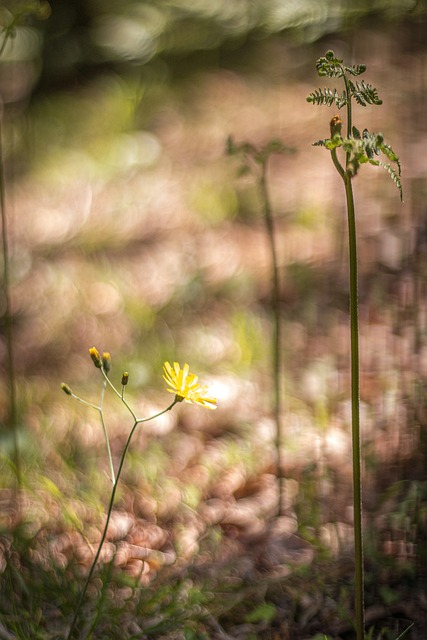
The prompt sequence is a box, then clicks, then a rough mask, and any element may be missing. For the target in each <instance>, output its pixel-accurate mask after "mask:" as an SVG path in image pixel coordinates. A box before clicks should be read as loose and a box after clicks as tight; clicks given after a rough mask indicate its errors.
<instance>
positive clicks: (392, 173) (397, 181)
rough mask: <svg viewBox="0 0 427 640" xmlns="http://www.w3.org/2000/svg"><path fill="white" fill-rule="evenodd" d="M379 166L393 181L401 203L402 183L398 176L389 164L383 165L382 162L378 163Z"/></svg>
mask: <svg viewBox="0 0 427 640" xmlns="http://www.w3.org/2000/svg"><path fill="white" fill-rule="evenodd" d="M379 166H380V167H383V169H385V170H386V171H387V173H388V174H389V176H390V178H391V179H392V180H393V182H394V184H395V185H396V187H397V188H398V189H399V194H400V200H401V202H403V188H402V183H401V181H400V177H399V174H398V173H397V171H395V170H394V169H393V167H392V166H391V165H390V164H384V162H381V161H379Z"/></svg>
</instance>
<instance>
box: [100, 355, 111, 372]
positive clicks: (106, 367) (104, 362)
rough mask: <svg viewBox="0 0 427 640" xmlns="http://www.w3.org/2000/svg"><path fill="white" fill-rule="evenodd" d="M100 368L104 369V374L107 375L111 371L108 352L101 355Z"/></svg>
mask: <svg viewBox="0 0 427 640" xmlns="http://www.w3.org/2000/svg"><path fill="white" fill-rule="evenodd" d="M102 366H103V367H104V371H105V373H108V372H109V371H110V369H111V355H110V353H109V352H108V351H104V353H103V354H102Z"/></svg>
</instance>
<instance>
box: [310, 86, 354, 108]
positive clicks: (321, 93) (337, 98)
mask: <svg viewBox="0 0 427 640" xmlns="http://www.w3.org/2000/svg"><path fill="white" fill-rule="evenodd" d="M306 100H307V102H312V103H313V104H318V105H319V104H324V105H327V106H328V107H330V106H331V105H332V104H335V105H336V106H337V107H338V109H341V108H342V107H344V106H345V105H346V104H347V97H346V94H345V91H343V92H342V93H341V94H340V93H338V91H337V90H336V89H326V88H325V89H320V88H319V89H317V90H316V91H312V92H311V93H310V95H309V96H307V98H306Z"/></svg>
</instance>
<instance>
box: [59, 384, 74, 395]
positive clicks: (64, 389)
mask: <svg viewBox="0 0 427 640" xmlns="http://www.w3.org/2000/svg"><path fill="white" fill-rule="evenodd" d="M61 389H62V391H64V392H65V393H66V394H67V396H72V395H73V392H72V391H71V389H70V387H69V386H68V384H65V382H63V383H62V384H61Z"/></svg>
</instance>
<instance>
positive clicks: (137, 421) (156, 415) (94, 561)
mask: <svg viewBox="0 0 427 640" xmlns="http://www.w3.org/2000/svg"><path fill="white" fill-rule="evenodd" d="M111 386H112V387H113V385H111ZM113 388H114V387H113ZM177 402H178V400H177V399H176V398H175V399H174V401H173V402H172V403H171V404H170V405H169V406H168V407H167V408H166V409H163V410H162V411H159V413H156V414H155V415H153V416H150V417H149V418H139V419H137V420H135V422H134V425H133V427H132V429H131V431H130V433H129V436H128V438H127V440H126V444H125V447H124V449H123V453H122V457H121V459H120V464H119V468H118V469H117V476H116V479H115V482H114V485H113V490H112V492H111V497H110V502H109V505H108V511H107V517H106V519H105V524H104V529H103V531H102V535H101V540H100V541H99V544H98V549H97V551H96V553H95V557H94V559H93V561H92V565H91V567H90V569H89V573H88V575H87V577H86V580H85V583H84V585H83V589H82V591H81V593H80V597H79V600H78V603H77V607H76V610H75V612H74V617H73V620H72V622H71V626H70V629H69V631H68V635H67V640H71V638H72V637H73V633H74V629H75V627H76V624H77V620H78V616H79V613H80V609H81V607H82V604H83V601H84V598H85V596H86V591H87V588H88V586H89V583H90V581H91V578H92V575H93V572H94V571H95V567H96V565H97V562H98V560H99V556H100V554H101V550H102V546H103V544H104V542H105V538H106V536H107V531H108V525H109V524H110V519H111V514H112V511H113V506H114V501H115V498H116V492H117V487H118V484H119V480H120V476H121V473H122V469H123V465H124V461H125V458H126V454H127V452H128V449H129V445H130V443H131V440H132V436H133V434H134V433H135V429H136V428H137V426H138V425H140V424H141V423H143V422H148V421H149V420H154V419H155V418H158V417H159V416H161V415H163V414H164V413H166V412H167V411H170V410H171V409H172V407H173V406H175V404H176V403H177ZM132 414H133V412H132Z"/></svg>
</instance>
